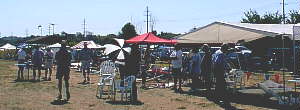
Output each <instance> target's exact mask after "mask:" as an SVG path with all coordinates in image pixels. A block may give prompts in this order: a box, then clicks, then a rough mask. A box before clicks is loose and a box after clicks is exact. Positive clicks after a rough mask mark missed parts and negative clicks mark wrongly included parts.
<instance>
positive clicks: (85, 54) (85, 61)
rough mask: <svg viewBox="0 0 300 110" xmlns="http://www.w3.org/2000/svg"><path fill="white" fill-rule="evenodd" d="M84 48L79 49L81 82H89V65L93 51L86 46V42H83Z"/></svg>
mask: <svg viewBox="0 0 300 110" xmlns="http://www.w3.org/2000/svg"><path fill="white" fill-rule="evenodd" d="M83 45H84V48H83V49H82V50H81V51H80V56H79V60H80V61H81V69H82V74H83V77H84V81H83V83H89V82H90V66H91V64H90V63H91V61H92V56H93V52H92V50H91V49H89V48H88V47H87V45H88V44H87V42H84V44H83Z"/></svg>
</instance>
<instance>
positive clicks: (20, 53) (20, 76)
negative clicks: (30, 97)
mask: <svg viewBox="0 0 300 110" xmlns="http://www.w3.org/2000/svg"><path fill="white" fill-rule="evenodd" d="M25 60H26V52H25V50H24V49H23V48H21V49H20V50H19V51H18V64H19V65H18V67H19V70H18V77H17V80H24V74H23V73H24V72H23V71H24V67H25V64H24V63H25Z"/></svg>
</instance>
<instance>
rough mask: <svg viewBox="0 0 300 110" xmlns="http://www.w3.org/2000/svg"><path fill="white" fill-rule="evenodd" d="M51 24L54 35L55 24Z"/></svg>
mask: <svg viewBox="0 0 300 110" xmlns="http://www.w3.org/2000/svg"><path fill="white" fill-rule="evenodd" d="M51 25H52V34H53V35H54V25H55V24H53V23H52V24H51Z"/></svg>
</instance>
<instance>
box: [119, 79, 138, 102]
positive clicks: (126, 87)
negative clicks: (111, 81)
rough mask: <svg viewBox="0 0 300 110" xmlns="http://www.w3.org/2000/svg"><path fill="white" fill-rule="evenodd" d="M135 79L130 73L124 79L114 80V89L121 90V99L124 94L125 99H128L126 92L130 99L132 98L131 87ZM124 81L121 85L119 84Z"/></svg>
mask: <svg viewBox="0 0 300 110" xmlns="http://www.w3.org/2000/svg"><path fill="white" fill-rule="evenodd" d="M134 80H135V76H133V75H131V76H128V77H126V78H125V79H124V80H116V81H115V91H117V90H119V91H120V92H121V101H123V97H124V94H125V99H126V101H127V99H128V97H127V96H128V95H127V94H128V93H129V94H130V100H131V99H132V94H131V93H132V87H133V83H134ZM122 83H124V85H123V86H121V84H122Z"/></svg>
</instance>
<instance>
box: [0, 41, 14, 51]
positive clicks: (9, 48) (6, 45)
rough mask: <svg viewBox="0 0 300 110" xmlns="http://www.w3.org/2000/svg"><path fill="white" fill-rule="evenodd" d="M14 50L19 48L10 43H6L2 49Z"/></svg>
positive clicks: (0, 48)
mask: <svg viewBox="0 0 300 110" xmlns="http://www.w3.org/2000/svg"><path fill="white" fill-rule="evenodd" d="M12 49H17V47H16V46H14V45H11V44H10V43H6V44H5V45H3V46H1V47H0V50H12Z"/></svg>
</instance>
